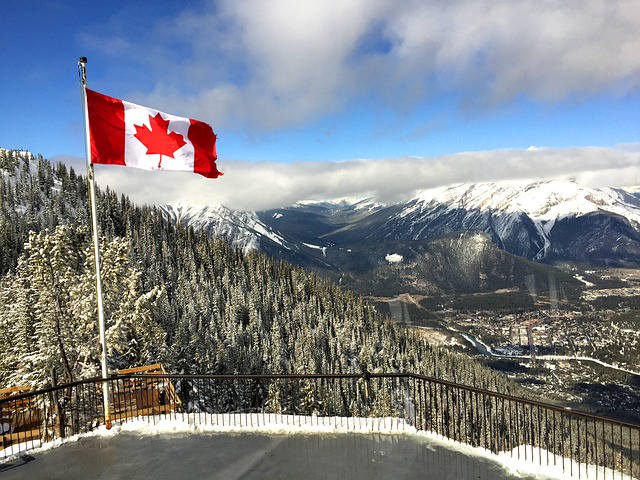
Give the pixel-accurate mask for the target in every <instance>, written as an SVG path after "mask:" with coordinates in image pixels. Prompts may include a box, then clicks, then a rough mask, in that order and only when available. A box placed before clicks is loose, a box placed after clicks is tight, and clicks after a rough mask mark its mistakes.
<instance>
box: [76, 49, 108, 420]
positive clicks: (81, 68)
mask: <svg viewBox="0 0 640 480" xmlns="http://www.w3.org/2000/svg"><path fill="white" fill-rule="evenodd" d="M78 74H79V75H80V83H81V90H82V108H83V110H84V112H83V113H84V115H83V122H84V145H85V155H86V158H87V178H88V179H89V194H90V203H91V232H92V237H93V253H94V255H93V258H94V263H95V270H96V297H97V300H98V326H99V330H100V344H101V346H102V355H101V361H102V401H103V405H104V424H105V426H106V427H107V430H109V429H111V413H110V411H109V403H110V402H109V384H108V382H107V379H108V378H109V370H108V369H107V337H106V335H105V327H104V309H103V303H102V277H101V275H100V241H99V238H98V220H97V214H96V185H95V180H94V172H93V164H92V163H91V140H90V134H89V109H88V108H87V57H80V60H78Z"/></svg>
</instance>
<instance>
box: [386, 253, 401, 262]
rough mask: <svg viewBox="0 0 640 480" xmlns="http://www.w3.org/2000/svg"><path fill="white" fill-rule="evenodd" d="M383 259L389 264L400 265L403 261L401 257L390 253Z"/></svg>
mask: <svg viewBox="0 0 640 480" xmlns="http://www.w3.org/2000/svg"><path fill="white" fill-rule="evenodd" d="M384 259H385V260H386V261H387V262H389V263H400V262H401V261H402V259H403V257H402V255H399V254H397V253H391V254H389V255H387V256H386V257H384Z"/></svg>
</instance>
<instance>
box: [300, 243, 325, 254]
mask: <svg viewBox="0 0 640 480" xmlns="http://www.w3.org/2000/svg"><path fill="white" fill-rule="evenodd" d="M302 244H303V245H304V246H305V247H307V248H312V249H314V250H322V256H323V257H326V256H327V247H320V246H318V245H311V244H310V243H304V242H302Z"/></svg>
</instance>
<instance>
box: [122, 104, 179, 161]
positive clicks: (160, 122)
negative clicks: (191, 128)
mask: <svg viewBox="0 0 640 480" xmlns="http://www.w3.org/2000/svg"><path fill="white" fill-rule="evenodd" d="M149 123H150V124H151V129H149V127H147V126H146V125H134V127H136V133H135V135H134V137H136V138H137V139H138V140H140V142H141V143H142V144H143V145H144V146H145V147H147V155H152V154H154V153H157V154H159V155H160V161H159V162H158V168H160V165H161V164H162V155H167V156H168V157H171V158H173V154H174V153H175V151H176V150H178V149H179V148H182V147H183V146H185V145H186V144H187V142H185V141H184V137H183V136H182V135H181V134H179V133H177V132H169V120H165V119H164V118H162V115H161V114H160V112H158V113H157V114H156V116H155V117H152V116H151V115H149Z"/></svg>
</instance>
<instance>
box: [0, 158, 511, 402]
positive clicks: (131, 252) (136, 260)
mask: <svg viewBox="0 0 640 480" xmlns="http://www.w3.org/2000/svg"><path fill="white" fill-rule="evenodd" d="M0 172H1V173H2V183H1V184H0V209H1V211H2V218H1V219H0V221H1V222H2V223H0V252H1V255H2V256H1V263H0V272H1V273H2V279H1V280H0V359H1V360H0V386H7V385H15V384H24V383H28V384H32V385H35V386H38V387H42V386H45V385H49V384H51V383H61V382H63V381H69V380H74V379H78V378H86V377H90V376H93V375H97V374H98V371H99V369H98V365H99V349H98V341H97V336H98V331H97V319H96V302H95V294H94V287H93V282H94V277H93V273H92V262H93V258H92V250H91V248H90V235H89V229H88V227H87V225H88V213H87V212H88V210H87V188H86V185H85V179H84V178H83V177H81V176H78V175H76V174H75V172H74V171H73V170H72V169H67V168H66V167H65V166H64V165H56V166H53V165H51V164H50V163H49V162H48V161H47V160H45V159H43V158H41V157H33V156H32V155H31V154H29V153H26V152H18V151H7V150H0ZM97 207H98V212H99V214H98V216H99V224H100V229H101V232H102V235H103V239H102V245H103V246H102V252H103V258H102V263H103V266H102V269H103V282H104V290H105V313H106V319H107V329H108V330H107V337H108V343H109V361H110V367H111V368H113V369H116V368H122V367H124V366H136V365H141V364H145V363H150V362H157V361H160V362H163V363H164V364H165V365H166V366H167V368H168V370H169V371H172V372H178V373H331V372H361V371H365V370H368V371H381V372H396V371H408V372H416V373H422V374H427V375H432V376H435V377H438V378H443V379H448V380H454V381H457V382H461V383H468V384H473V385H476V386H479V387H485V388H490V389H493V390H499V391H502V392H509V393H517V390H518V389H517V387H516V386H515V385H514V384H513V383H512V382H510V381H509V380H508V379H506V378H504V377H502V376H499V375H497V374H495V373H494V372H492V371H490V370H488V369H486V368H484V367H482V366H481V365H479V364H478V363H476V362H475V361H473V360H472V359H469V358H467V357H464V356H462V355H457V354H454V353H451V352H449V351H446V350H443V349H439V348H435V347H431V346H430V345H429V344H427V343H426V342H425V341H424V340H423V339H422V338H420V337H419V336H416V335H414V334H412V333H410V332H409V331H405V330H401V329H399V328H398V327H396V326H394V325H393V324H392V323H391V322H390V321H388V320H387V319H385V318H383V317H382V316H381V315H380V314H379V313H377V312H376V311H375V309H374V308H373V307H371V306H369V305H366V304H365V303H363V301H362V299H360V298H359V297H356V296H355V295H354V294H352V293H350V292H347V291H343V290H341V289H340V288H339V287H338V286H337V285H336V284H334V283H332V282H331V281H329V280H326V279H324V278H321V277H319V276H316V275H314V274H309V273H306V272H305V271H303V270H302V269H300V268H298V267H294V266H292V265H291V264H288V263H284V262H280V261H274V260H272V259H270V258H268V257H267V256H265V255H262V254H258V253H250V254H243V253H242V252H240V251H237V250H234V249H233V248H231V247H230V246H229V245H228V244H227V243H226V242H224V241H223V240H220V239H216V238H210V237H209V236H207V235H206V234H205V233H202V232H195V231H193V229H189V228H184V227H181V226H178V225H176V224H174V223H171V222H169V221H167V220H166V219H164V218H163V216H162V214H161V212H160V211H159V210H157V209H154V208H149V207H138V206H135V205H133V204H132V203H131V202H130V201H129V200H128V199H127V198H126V197H120V198H118V196H117V195H115V194H114V193H113V192H112V191H106V192H99V200H98V205H97ZM29 232H31V233H29Z"/></svg>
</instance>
